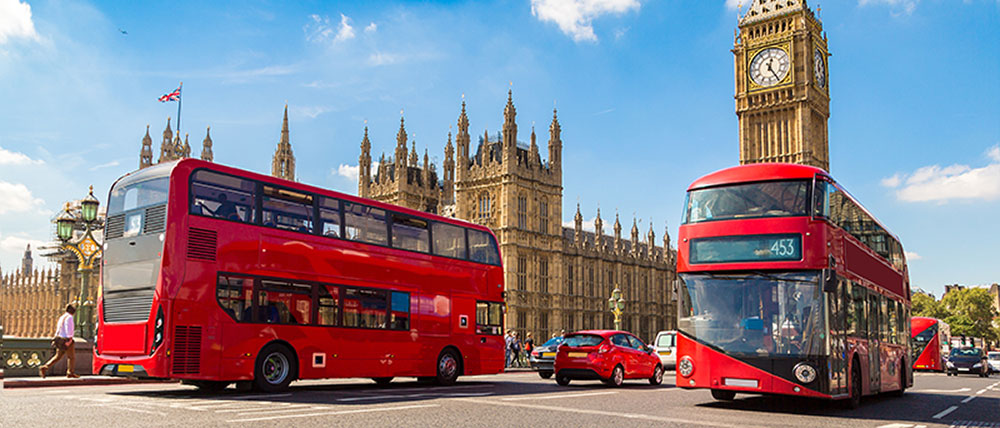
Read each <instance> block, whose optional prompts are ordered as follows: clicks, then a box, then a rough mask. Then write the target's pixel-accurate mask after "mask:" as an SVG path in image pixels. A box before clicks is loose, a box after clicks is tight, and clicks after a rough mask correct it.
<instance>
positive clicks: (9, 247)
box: [0, 236, 49, 261]
mask: <svg viewBox="0 0 1000 428" xmlns="http://www.w3.org/2000/svg"><path fill="white" fill-rule="evenodd" d="M28 244H31V250H32V252H36V251H38V249H39V248H41V247H43V246H46V245H49V243H48V242H46V241H40V240H38V239H32V238H29V237H25V236H6V237H3V238H2V239H0V250H3V251H16V252H17V253H19V254H20V253H22V252H23V251H24V248H25V247H26V246H28ZM35 254H37V253H35ZM34 259H35V260H36V261H37V260H38V259H40V257H35V258H34Z"/></svg>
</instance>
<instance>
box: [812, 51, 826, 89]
mask: <svg viewBox="0 0 1000 428" xmlns="http://www.w3.org/2000/svg"><path fill="white" fill-rule="evenodd" d="M813 74H814V75H815V78H816V86H819V87H820V88H825V87H826V63H825V62H824V61H823V52H821V51H820V50H819V49H816V52H815V53H814V54H813Z"/></svg>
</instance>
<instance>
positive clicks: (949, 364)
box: [945, 361, 955, 368]
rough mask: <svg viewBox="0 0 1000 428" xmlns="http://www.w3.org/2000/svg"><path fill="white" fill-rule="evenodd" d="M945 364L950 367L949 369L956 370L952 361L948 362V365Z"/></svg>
mask: <svg viewBox="0 0 1000 428" xmlns="http://www.w3.org/2000/svg"><path fill="white" fill-rule="evenodd" d="M945 364H947V365H948V368H955V365H954V364H952V363H951V361H948V362H947V363H945Z"/></svg>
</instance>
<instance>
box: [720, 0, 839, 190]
mask: <svg viewBox="0 0 1000 428" xmlns="http://www.w3.org/2000/svg"><path fill="white" fill-rule="evenodd" d="M732 52H733V55H734V56H735V63H736V67H735V68H736V76H735V77H736V96H735V98H736V115H737V117H739V142H740V143H739V149H740V164H741V165H745V164H752V163H761V162H791V163H800V164H806V165H812V166H815V167H819V168H823V169H824V170H827V171H829V169H830V157H829V136H828V133H827V121H828V120H829V118H830V85H829V76H828V74H827V59H828V58H829V56H830V55H829V53H828V52H829V51H828V50H827V40H826V35H825V33H823V24H822V23H821V22H820V21H819V19H817V18H816V16H815V15H814V14H813V12H812V11H811V10H810V9H809V7H808V5H806V2H805V0H754V1H753V3H752V4H751V5H750V8H749V9H748V10H747V13H746V14H745V15H743V17H742V18H740V21H739V28H738V30H737V32H736V34H735V42H734V46H733V51H732Z"/></svg>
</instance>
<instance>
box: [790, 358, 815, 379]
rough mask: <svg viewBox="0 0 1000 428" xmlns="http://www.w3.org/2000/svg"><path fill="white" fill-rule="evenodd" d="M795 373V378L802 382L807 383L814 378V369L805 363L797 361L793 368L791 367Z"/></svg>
mask: <svg viewBox="0 0 1000 428" xmlns="http://www.w3.org/2000/svg"><path fill="white" fill-rule="evenodd" d="M792 372H794V373H795V378H796V379H798V380H799V382H802V383H809V382H812V381H814V380H816V369H815V368H813V366H811V365H809V364H807V363H798V364H796V365H795V368H794V369H792Z"/></svg>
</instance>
